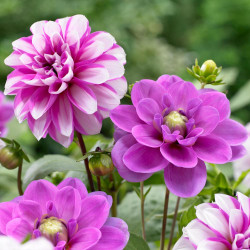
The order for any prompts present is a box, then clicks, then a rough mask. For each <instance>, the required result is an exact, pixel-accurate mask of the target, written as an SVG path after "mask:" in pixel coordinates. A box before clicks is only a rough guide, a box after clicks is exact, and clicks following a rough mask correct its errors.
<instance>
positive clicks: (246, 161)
mask: <svg viewBox="0 0 250 250" xmlns="http://www.w3.org/2000/svg"><path fill="white" fill-rule="evenodd" d="M246 129H247V132H248V139H247V140H246V141H245V142H244V144H243V145H244V146H245V147H246V149H247V154H246V155H245V156H243V157H242V158H241V159H238V160H236V161H234V162H233V168H234V176H235V179H238V178H239V177H240V175H241V173H242V172H244V171H247V170H248V169H250V123H248V124H247V125H246ZM242 183H243V184H244V185H245V186H246V187H248V188H250V174H248V175H247V176H246V177H245V179H244V180H243V182H242Z"/></svg>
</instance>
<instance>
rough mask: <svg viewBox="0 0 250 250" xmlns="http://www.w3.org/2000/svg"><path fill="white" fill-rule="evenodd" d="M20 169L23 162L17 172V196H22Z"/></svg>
mask: <svg viewBox="0 0 250 250" xmlns="http://www.w3.org/2000/svg"><path fill="white" fill-rule="evenodd" d="M22 168H23V161H22V162H21V164H20V165H19V167H18V172H17V188H18V192H19V195H23V188H22Z"/></svg>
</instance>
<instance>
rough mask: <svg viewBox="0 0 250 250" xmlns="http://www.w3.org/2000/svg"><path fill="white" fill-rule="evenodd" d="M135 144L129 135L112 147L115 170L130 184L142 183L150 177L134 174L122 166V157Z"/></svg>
mask: <svg viewBox="0 0 250 250" xmlns="http://www.w3.org/2000/svg"><path fill="white" fill-rule="evenodd" d="M135 143H136V140H135V139H134V137H133V136H132V135H131V134H127V135H124V136H123V137H121V138H120V139H119V140H118V141H117V142H116V143H115V145H114V147H113V149H112V152H111V156H112V160H113V163H114V166H115V167H116V168H117V171H118V173H119V174H120V175H121V177H123V178H124V179H126V180H128V181H130V182H138V181H144V180H145V179H147V178H149V177H150V176H151V174H150V173H148V174H145V173H136V172H134V171H131V170H130V169H128V168H127V166H126V165H125V164H124V161H123V156H124V154H125V153H126V152H127V150H128V149H129V148H130V147H131V146H132V145H134V144H135Z"/></svg>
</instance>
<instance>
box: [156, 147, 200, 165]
mask: <svg viewBox="0 0 250 250" xmlns="http://www.w3.org/2000/svg"><path fill="white" fill-rule="evenodd" d="M161 153H162V155H163V156H164V157H165V158H166V159H167V160H168V161H169V162H171V163H172V164H173V165H175V166H177V167H183V168H193V167H195V166H196V165H197V161H198V159H197V156H196V154H195V152H194V150H193V149H192V148H190V147H185V146H182V145H178V144H174V143H171V144H169V143H165V144H163V145H162V146H161Z"/></svg>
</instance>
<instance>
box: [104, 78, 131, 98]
mask: <svg viewBox="0 0 250 250" xmlns="http://www.w3.org/2000/svg"><path fill="white" fill-rule="evenodd" d="M106 84H107V85H109V86H110V87H112V88H113V89H114V90H115V91H116V93H117V94H118V96H119V98H120V99H121V98H123V97H124V95H125V94H126V92H127V89H128V84H127V80H126V78H125V77H120V78H117V79H113V80H109V81H106Z"/></svg>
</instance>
